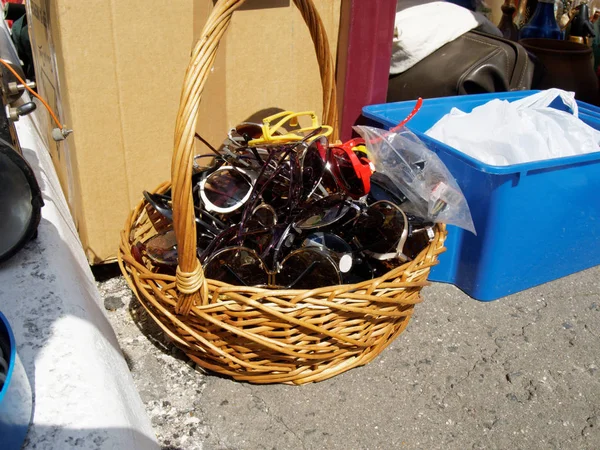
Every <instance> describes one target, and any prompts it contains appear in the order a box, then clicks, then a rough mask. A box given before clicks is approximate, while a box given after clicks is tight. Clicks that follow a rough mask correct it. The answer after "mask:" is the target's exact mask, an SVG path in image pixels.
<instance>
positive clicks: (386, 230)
mask: <svg viewBox="0 0 600 450" xmlns="http://www.w3.org/2000/svg"><path fill="white" fill-rule="evenodd" d="M349 233H350V235H351V236H352V240H353V242H354V243H355V244H356V245H357V247H358V248H359V249H361V251H363V252H364V253H365V254H367V255H368V256H370V257H371V258H374V259H378V260H390V259H396V258H397V259H399V260H400V261H402V262H404V261H408V260H409V257H408V256H407V255H405V254H404V253H403V249H404V245H405V243H406V240H407V238H408V219H407V217H406V214H405V213H404V211H402V209H400V207H399V206H397V205H396V204H395V203H392V202H390V201H386V200H382V201H379V202H375V203H373V204H372V205H370V206H369V207H368V208H366V209H365V210H364V211H363V212H361V213H360V214H359V215H358V216H357V217H356V219H354V220H353V221H352V224H351V230H350V232H349Z"/></svg>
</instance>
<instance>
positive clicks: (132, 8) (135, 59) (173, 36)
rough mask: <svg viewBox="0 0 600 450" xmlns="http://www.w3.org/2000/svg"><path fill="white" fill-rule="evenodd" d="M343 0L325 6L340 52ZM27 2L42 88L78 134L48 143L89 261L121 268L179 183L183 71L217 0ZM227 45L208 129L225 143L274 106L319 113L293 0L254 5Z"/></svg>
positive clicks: (207, 96) (320, 0) (203, 128)
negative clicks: (137, 214)
mask: <svg viewBox="0 0 600 450" xmlns="http://www.w3.org/2000/svg"><path fill="white" fill-rule="evenodd" d="M340 1H341V0H334V1H330V0H316V1H315V3H316V4H317V7H318V9H319V11H320V12H321V15H322V19H323V21H324V23H325V25H326V26H327V29H328V31H329V30H331V31H330V32H329V40H330V42H331V46H332V50H334V51H335V43H336V42H337V30H338V21H339V3H340ZM27 3H28V14H29V24H30V33H31V39H32V47H33V53H34V59H35V63H36V74H37V75H36V76H37V79H38V86H39V87H38V89H39V92H40V94H41V95H42V96H44V97H45V98H46V99H47V100H48V101H49V104H50V105H51V106H52V108H53V109H55V111H57V113H58V114H59V118H60V119H61V121H62V122H64V123H65V124H66V125H67V126H68V128H72V129H73V130H74V133H73V134H72V135H71V136H69V138H68V139H67V140H65V141H62V142H60V143H55V142H54V141H52V140H51V139H50V137H49V139H48V141H49V143H50V149H51V155H52V159H53V161H54V163H55V166H56V168H57V172H58V174H59V178H60V181H61V185H62V187H63V190H64V192H65V195H66V196H67V201H68V203H69V207H70V209H71V213H72V214H73V217H74V219H75V223H76V225H77V228H78V230H79V234H80V238H81V241H82V244H83V246H84V249H85V252H86V255H87V257H88V260H89V261H90V263H91V264H96V263H101V262H108V261H112V260H114V259H115V257H116V251H117V247H118V243H119V233H120V231H121V229H122V228H123V224H124V222H125V219H126V217H127V215H128V214H129V212H130V211H131V209H132V208H133V207H134V206H135V204H137V202H139V200H140V199H141V194H142V191H143V190H144V189H153V188H154V187H156V186H157V185H158V184H159V183H160V182H162V181H166V180H168V178H169V173H170V165H171V156H172V153H171V152H172V145H173V130H174V125H175V117H176V113H177V108H178V102H179V96H180V92H181V84H182V80H183V74H184V72H185V69H186V67H187V64H188V60H189V54H190V50H191V48H192V46H193V44H194V42H195V39H197V38H199V36H200V31H201V28H202V26H203V24H204V21H205V20H206V17H207V16H208V13H209V11H210V9H211V8H212V5H213V2H212V0H181V1H176V2H168V3H167V4H165V2H163V1H157V0H144V1H141V0H132V1H127V2H123V1H118V0H78V1H77V2H73V1H72V0H29V1H28V2H27ZM225 41H226V42H223V43H222V44H224V45H221V48H220V50H219V55H218V56H217V60H216V63H215V68H214V70H213V73H212V74H211V78H210V79H209V81H208V83H207V86H206V90H205V93H204V96H203V99H202V104H201V110H200V115H199V121H198V130H199V131H200V132H201V133H202V134H203V136H205V137H206V138H207V139H208V140H209V141H211V142H212V143H213V144H214V145H217V146H218V145H219V144H220V142H221V141H222V140H223V138H224V136H225V133H226V131H227V129H228V127H231V126H233V125H235V124H236V123H238V122H240V121H242V120H244V119H245V118H247V117H249V116H251V115H253V114H254V113H255V112H257V111H260V110H261V109H263V108H270V107H280V108H284V109H292V110H306V109H314V110H316V111H317V113H318V114H320V112H321V103H322V102H321V87H320V80H319V71H318V67H317V63H316V57H315V56H314V50H313V47H312V42H311V40H310V35H309V33H308V30H307V29H306V26H305V25H304V22H303V21H302V18H301V16H300V14H299V13H298V12H297V11H296V10H295V7H294V6H293V4H292V2H291V1H290V0H248V2H247V4H246V5H244V6H243V7H242V10H240V11H238V12H236V13H235V14H234V16H233V20H232V25H231V27H230V29H229V32H228V35H227V38H226V39H225ZM41 115H44V114H41ZM53 126H54V125H53V124H50V123H49V121H48V123H47V129H48V136H50V131H51V129H52V128H53ZM198 151H199V152H204V150H202V149H199V150H198Z"/></svg>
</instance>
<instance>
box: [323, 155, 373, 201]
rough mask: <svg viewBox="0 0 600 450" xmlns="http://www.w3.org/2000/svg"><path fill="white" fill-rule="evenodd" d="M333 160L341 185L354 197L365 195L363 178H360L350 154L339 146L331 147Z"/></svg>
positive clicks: (334, 170)
mask: <svg viewBox="0 0 600 450" xmlns="http://www.w3.org/2000/svg"><path fill="white" fill-rule="evenodd" d="M330 160H331V162H332V169H333V173H334V174H335V175H336V178H337V181H338V183H339V184H340V185H341V186H340V187H341V188H342V189H343V190H344V191H346V192H347V193H348V194H349V195H351V196H353V197H362V196H363V195H365V188H364V184H363V182H362V180H361V179H360V178H358V175H357V174H356V169H355V168H354V165H353V164H352V161H351V160H350V157H349V156H348V154H347V153H346V152H345V151H344V150H343V149H341V148H339V147H334V148H332V149H331V159H330Z"/></svg>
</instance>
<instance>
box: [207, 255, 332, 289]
mask: <svg viewBox="0 0 600 450" xmlns="http://www.w3.org/2000/svg"><path fill="white" fill-rule="evenodd" d="M203 266H204V274H205V275H206V276H207V277H208V278H211V279H214V280H219V281H222V282H224V283H229V284H235V285H240V284H241V285H244V286H257V287H269V288H285V289H315V288H318V287H322V286H328V285H337V284H341V279H340V276H339V270H338V268H337V266H336V263H335V261H334V260H333V259H332V258H331V257H330V256H329V255H328V254H327V253H325V252H322V251H320V250H318V249H315V248H309V247H307V248H300V249H297V250H294V251H292V252H291V253H289V254H288V255H286V256H285V258H283V260H282V261H281V262H277V264H276V267H275V269H269V268H268V267H267V264H266V263H265V262H264V261H263V259H262V258H261V257H260V256H259V255H258V253H257V252H256V251H255V250H253V249H251V248H248V247H241V246H240V247H228V248H224V249H221V250H219V251H218V252H216V253H214V254H213V255H211V256H210V257H209V258H208V259H207V260H206V261H205V262H204V264H203Z"/></svg>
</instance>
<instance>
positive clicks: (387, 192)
mask: <svg viewBox="0 0 600 450" xmlns="http://www.w3.org/2000/svg"><path fill="white" fill-rule="evenodd" d="M368 200H369V202H370V203H375V202H378V201H380V200H387V201H391V202H394V203H396V204H397V205H400V204H402V203H404V202H405V201H406V196H405V195H404V194H403V193H402V191H401V190H400V189H398V188H397V187H396V185H395V184H394V182H393V181H392V180H390V178H389V177H388V176H387V175H385V174H383V173H381V172H374V173H373V174H372V175H371V190H370V191H369V198H368Z"/></svg>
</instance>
